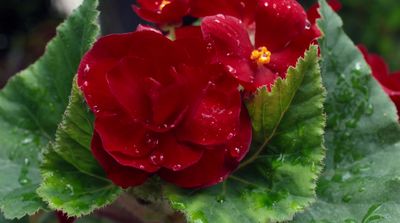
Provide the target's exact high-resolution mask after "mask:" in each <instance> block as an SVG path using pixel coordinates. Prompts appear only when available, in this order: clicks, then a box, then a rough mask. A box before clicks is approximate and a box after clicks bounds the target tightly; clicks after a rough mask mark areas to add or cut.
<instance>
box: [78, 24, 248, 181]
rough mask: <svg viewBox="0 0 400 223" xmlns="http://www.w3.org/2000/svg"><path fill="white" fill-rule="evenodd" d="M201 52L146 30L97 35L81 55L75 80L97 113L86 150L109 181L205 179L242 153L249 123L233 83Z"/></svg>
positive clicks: (226, 169) (214, 177) (218, 177)
mask: <svg viewBox="0 0 400 223" xmlns="http://www.w3.org/2000/svg"><path fill="white" fill-rule="evenodd" d="M187 46H190V47H187ZM206 57H207V51H206V47H205V44H204V43H202V42H201V41H200V40H196V39H193V38H190V39H187V38H186V39H180V40H177V41H171V40H169V39H167V38H166V37H164V36H162V35H161V34H159V33H156V32H153V31H147V30H145V31H140V32H134V33H129V34H121V35H111V36H107V37H104V38H101V39H100V40H98V41H97V42H96V43H95V45H94V46H93V48H92V49H91V50H90V51H89V52H88V53H87V54H86V55H85V56H84V58H83V60H82V62H81V65H80V68H79V71H78V85H79V87H80V88H81V90H82V91H83V93H84V95H85V98H86V101H87V103H88V105H89V107H90V108H91V110H92V111H93V112H94V114H95V117H96V120H95V133H94V136H93V139H92V151H93V154H94V156H95V157H96V159H97V160H98V161H99V163H100V164H101V165H102V166H103V168H104V170H105V171H106V173H107V175H108V177H109V178H110V179H111V180H112V181H113V182H114V183H115V184H117V185H120V186H121V187H129V186H135V185H139V184H141V183H143V182H144V181H145V180H146V179H147V178H148V177H149V176H150V175H152V174H154V173H157V174H158V175H160V176H161V178H163V179H165V180H167V181H169V182H172V183H175V184H177V185H179V186H181V187H186V188H197V187H205V186H210V185H213V184H216V183H218V182H221V181H222V180H224V179H225V178H226V177H227V176H228V174H229V173H231V172H232V171H233V170H234V169H235V168H236V167H237V165H238V163H239V162H240V161H241V160H242V159H243V158H244V156H245V154H246V153H247V152H248V149H249V146H250V142H251V123H250V119H249V117H248V114H247V111H246V109H245V108H244V107H242V101H241V95H240V92H239V91H238V88H237V87H238V85H237V83H236V82H235V81H234V80H233V79H232V78H231V77H230V76H229V75H224V73H223V70H222V69H220V67H219V66H215V65H209V64H205V63H204V61H206V60H205V58H206ZM205 173H206V174H205Z"/></svg>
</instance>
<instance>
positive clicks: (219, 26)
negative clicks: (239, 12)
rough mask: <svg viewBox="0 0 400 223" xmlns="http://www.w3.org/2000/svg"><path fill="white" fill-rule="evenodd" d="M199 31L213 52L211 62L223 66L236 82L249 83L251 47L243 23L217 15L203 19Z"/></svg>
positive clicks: (250, 75) (251, 77) (251, 74)
mask: <svg viewBox="0 0 400 223" xmlns="http://www.w3.org/2000/svg"><path fill="white" fill-rule="evenodd" d="M201 29H202V31H203V35H204V39H205V41H206V42H207V43H208V45H209V48H210V49H211V50H213V51H215V52H214V55H215V57H214V59H213V60H214V61H215V62H216V63H220V64H223V65H225V66H226V68H227V71H228V72H229V73H231V74H232V76H234V77H235V78H237V79H238V80H240V81H242V82H244V83H251V82H252V81H253V79H254V77H253V73H252V72H251V70H252V68H251V61H250V55H251V52H252V50H253V46H252V45H251V42H250V38H249V35H248V33H247V31H246V29H245V27H244V25H243V23H242V22H241V21H240V20H239V19H237V18H234V17H231V16H224V15H217V16H210V17H206V18H204V20H203V23H202V25H201Z"/></svg>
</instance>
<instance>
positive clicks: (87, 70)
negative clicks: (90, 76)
mask: <svg viewBox="0 0 400 223" xmlns="http://www.w3.org/2000/svg"><path fill="white" fill-rule="evenodd" d="M83 71H84V72H85V73H88V72H89V71H90V66H89V64H86V66H85V69H84V70H83Z"/></svg>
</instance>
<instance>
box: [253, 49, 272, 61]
mask: <svg viewBox="0 0 400 223" xmlns="http://www.w3.org/2000/svg"><path fill="white" fill-rule="evenodd" d="M271 55H272V54H271V52H270V51H269V50H268V49H267V47H265V46H263V47H259V48H258V49H256V50H253V52H251V56H250V59H252V60H254V61H256V62H257V64H268V63H269V62H271Z"/></svg>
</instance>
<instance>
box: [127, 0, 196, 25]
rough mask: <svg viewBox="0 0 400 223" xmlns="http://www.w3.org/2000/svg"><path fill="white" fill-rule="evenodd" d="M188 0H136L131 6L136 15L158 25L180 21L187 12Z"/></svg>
mask: <svg viewBox="0 0 400 223" xmlns="http://www.w3.org/2000/svg"><path fill="white" fill-rule="evenodd" d="M189 1H190V0H138V1H137V2H138V4H139V5H140V7H138V6H136V5H133V6H132V8H133V10H134V11H135V12H136V14H137V15H138V16H140V17H141V18H142V19H144V20H147V21H149V22H153V23H156V24H158V25H166V24H171V23H180V22H181V20H182V18H183V17H184V16H185V15H187V13H188V12H189Z"/></svg>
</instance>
